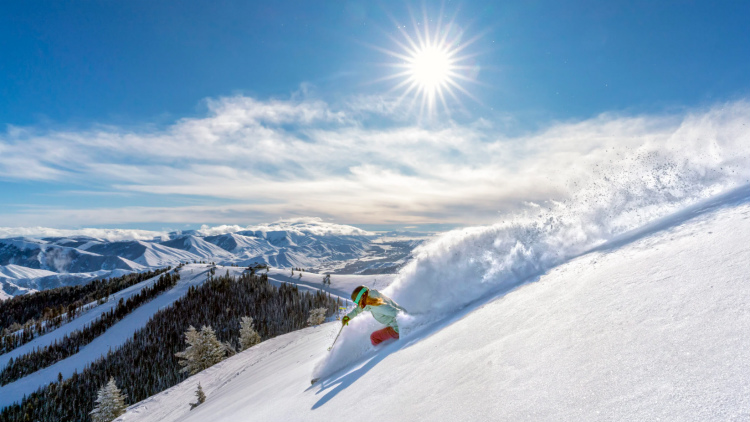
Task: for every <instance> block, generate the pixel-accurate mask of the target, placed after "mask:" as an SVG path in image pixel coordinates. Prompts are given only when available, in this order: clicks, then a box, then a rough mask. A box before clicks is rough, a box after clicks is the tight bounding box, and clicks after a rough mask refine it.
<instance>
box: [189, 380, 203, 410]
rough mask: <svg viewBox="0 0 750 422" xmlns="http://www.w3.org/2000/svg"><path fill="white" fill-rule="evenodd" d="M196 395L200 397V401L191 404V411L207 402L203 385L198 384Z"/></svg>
mask: <svg viewBox="0 0 750 422" xmlns="http://www.w3.org/2000/svg"><path fill="white" fill-rule="evenodd" d="M195 395H196V397H198V401H197V402H195V403H190V410H193V409H195V408H196V407H198V406H200V405H201V403H203V402H205V401H206V395H205V394H204V393H203V387H201V383H198V389H197V390H195Z"/></svg>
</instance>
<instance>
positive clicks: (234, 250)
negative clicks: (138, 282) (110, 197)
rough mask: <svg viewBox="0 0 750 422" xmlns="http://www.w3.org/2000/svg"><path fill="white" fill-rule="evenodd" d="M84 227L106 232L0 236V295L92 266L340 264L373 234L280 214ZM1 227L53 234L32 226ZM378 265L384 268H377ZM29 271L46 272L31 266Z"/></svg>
mask: <svg viewBox="0 0 750 422" xmlns="http://www.w3.org/2000/svg"><path fill="white" fill-rule="evenodd" d="M85 230H89V229H85ZM85 230H84V232H85ZM90 230H91V231H92V233H98V234H102V235H107V236H109V238H107V237H104V236H103V237H88V236H82V235H76V236H71V237H42V238H32V237H18V238H9V239H0V267H2V266H8V265H11V266H13V267H11V268H15V270H13V271H14V274H16V275H13V276H10V275H8V276H7V277H5V278H3V277H2V274H4V273H1V274H0V291H2V292H4V293H3V295H4V296H3V297H9V296H13V295H17V294H23V293H26V292H29V291H33V290H41V289H46V288H50V287H58V286H61V285H66V284H79V283H82V282H85V281H88V280H91V279H92V276H91V274H93V273H96V275H97V276H107V274H108V273H106V272H105V271H108V272H113V273H114V272H117V273H120V272H121V271H120V270H123V271H143V270H146V269H153V268H159V267H164V266H168V265H173V266H174V265H176V264H178V263H180V262H193V261H210V262H216V263H218V264H224V265H240V266H247V265H252V264H254V263H259V264H269V265H271V266H274V267H284V268H286V267H301V268H308V269H309V268H323V267H326V268H343V267H345V266H346V262H349V261H357V260H359V259H360V258H363V257H365V256H366V255H368V254H370V252H371V250H372V243H373V240H376V239H377V237H376V236H375V235H374V234H373V233H369V232H366V231H364V230H360V229H358V228H356V227H352V226H345V225H340V224H333V223H326V222H323V221H322V220H320V219H314V218H301V219H295V220H283V221H279V222H275V223H271V224H267V225H261V226H248V227H241V226H219V227H214V228H209V227H207V226H204V227H203V228H202V229H201V230H196V231H189V232H174V233H170V234H165V235H162V236H159V237H156V238H152V239H150V240H144V239H142V237H143V236H144V233H146V234H147V233H150V232H143V233H142V232H140V231H139V232H136V233H133V234H132V236H131V237H134V238H132V239H128V240H119V239H118V237H125V234H124V233H122V232H120V231H115V232H111V231H110V232H107V231H105V232H97V231H95V230H94V229H90ZM5 231H6V232H9V233H14V232H21V233H27V234H29V233H36V232H39V233H42V234H49V233H57V232H55V231H54V230H51V229H50V230H41V229H40V228H37V229H33V230H32V229H29V230H22V229H15V230H5ZM2 232H3V230H0V233H2ZM62 232H65V231H62ZM110 238H114V239H115V240H110ZM381 249H382V248H381ZM410 249H411V248H410ZM386 255H387V253H385V254H381V256H380V258H381V259H382V258H384V257H385V256H386ZM22 267H23V268H28V269H29V270H24V271H27V272H26V273H27V274H29V275H30V276H29V277H20V276H17V275H18V274H20V273H19V272H18V271H20V270H18V269H19V268H22ZM370 267H372V268H371V270H372V271H373V272H386V271H389V268H393V265H391V266H390V267H389V266H388V265H383V264H378V263H373V264H372V265H367V264H366V263H362V264H361V265H359V266H358V267H357V268H356V270H358V271H361V270H367V269H368V268H370ZM380 267H383V268H384V270H382V271H378V269H379V268H380ZM32 270H40V271H46V272H44V273H33V272H32ZM7 271H11V270H7ZM34 274H37V275H34Z"/></svg>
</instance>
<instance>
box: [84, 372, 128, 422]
mask: <svg viewBox="0 0 750 422" xmlns="http://www.w3.org/2000/svg"><path fill="white" fill-rule="evenodd" d="M96 402H97V403H99V404H98V405H97V406H96V407H95V408H94V410H92V411H91V413H89V414H90V415H91V421H92V422H110V421H113V420H115V419H116V418H117V417H118V416H120V415H122V414H123V413H125V407H126V406H125V398H124V397H123V395H122V393H121V392H120V389H119V388H117V385H116V384H115V379H114V378H111V377H110V379H109V382H108V383H107V384H106V385H104V386H103V387H102V388H101V389H99V393H98V395H97V398H96Z"/></svg>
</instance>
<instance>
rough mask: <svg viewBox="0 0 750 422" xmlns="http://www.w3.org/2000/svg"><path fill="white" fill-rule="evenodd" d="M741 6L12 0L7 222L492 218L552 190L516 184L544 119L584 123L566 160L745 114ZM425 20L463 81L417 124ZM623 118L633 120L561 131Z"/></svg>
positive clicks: (383, 222) (3, 143)
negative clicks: (405, 76)
mask: <svg viewBox="0 0 750 422" xmlns="http://www.w3.org/2000/svg"><path fill="white" fill-rule="evenodd" d="M747 16H750V4H748V3H747V2H741V1H734V2H729V1H727V2H697V1H680V2H670V1H664V2H645V1H644V2H632V1H628V2H614V1H612V2H552V1H531V2H470V1H462V2H453V1H450V2H444V3H442V5H441V4H440V3H438V2H429V3H424V4H423V3H413V4H411V5H410V6H405V5H404V4H403V3H402V2H378V3H376V2H368V1H335V2H309V1H297V2H294V1H278V2H273V1H264V2H246V1H211V2H209V1H200V2H199V1H187V2H185V1H181V2H176V1H160V2H149V1H128V2H109V1H98V2H97V1H86V2H42V1H24V2H4V3H3V4H2V5H0V97H2V99H3V100H2V101H0V123H3V124H4V128H3V129H2V131H0V186H2V189H1V191H0V202H2V203H3V204H4V207H3V210H2V211H0V226H36V225H46V226H54V227H84V226H91V225H94V226H102V227H104V226H107V227H132V228H182V227H196V226H197V225H200V224H203V223H210V224H220V223H227V224H235V223H236V224H250V223H258V222H266V221H270V220H274V219H278V218H286V217H300V216H313V217H321V218H324V219H329V220H335V221H337V222H340V223H350V224H355V225H359V226H361V227H365V228H370V229H374V228H375V229H381V228H405V227H416V228H422V229H434V228H445V227H453V226H461V225H468V224H474V223H487V222H492V221H494V220H496V219H497V218H498V217H497V215H498V213H502V212H504V211H506V210H509V209H514V208H516V207H518V206H519V205H518V204H522V203H524V202H528V201H541V200H544V199H546V198H555V197H559V196H560V195H561V189H562V188H561V185H556V184H555V183H552V182H544V180H546V179H540V180H541V181H540V182H536V183H534V186H533V188H530V187H529V188H527V189H521V187H522V186H524V183H528V181H529V177H522V176H523V174H524V172H531V171H532V169H534V168H537V167H538V166H539V165H540V164H539V163H542V162H546V160H548V159H549V158H550V156H551V155H549V154H545V153H544V152H540V145H547V142H549V140H550V139H558V138H559V137H557V135H550V134H559V133H562V132H565V130H566V128H568V129H570V128H577V129H576V130H578V131H579V132H578V134H577V135H576V136H569V137H564V138H565V139H568V140H566V141H564V142H565V145H567V147H566V148H569V149H571V150H575V152H574V153H572V154H573V155H572V156H571V157H573V158H569V160H570V161H565V163H567V164H566V167H565V168H566V169H570V168H571V167H575V166H576V165H577V164H580V163H583V162H585V161H586V160H587V159H591V158H592V157H594V156H592V155H591V151H592V148H593V149H596V150H600V149H601V150H602V151H606V150H607V148H608V147H609V146H611V144H610V142H613V143H616V144H622V143H628V142H630V140H632V139H633V137H635V138H638V137H640V138H643V137H648V136H652V135H654V136H655V135H657V134H661V133H663V132H664V131H667V132H669V131H675V130H678V128H679V127H683V126H684V125H685V121H686V119H689V116H691V115H693V114H695V113H702V112H705V113H709V114H710V112H707V111H706V110H713V109H716V108H722V107H723V106H724V105H725V104H733V105H734V106H733V107H735V109H736V108H737V107H740V108H741V109H743V110H744V108H743V107H744V106H737V104H744V101H746V99H747V97H748V93H749V92H750V60H748V53H747V52H748V51H750V29H748V26H747V22H746V19H747ZM449 22H452V25H451V26H450V27H449V26H448V23H449ZM425 24H426V25H427V26H428V27H429V28H430V31H431V32H432V33H441V34H447V38H446V39H448V40H449V41H450V42H451V45H450V48H455V49H460V52H459V53H457V57H461V58H462V60H461V62H460V64H461V65H462V66H465V68H464V67H462V68H461V69H459V70H458V71H457V72H458V73H460V74H461V76H462V77H463V78H464V79H468V80H464V79H457V80H456V83H457V84H458V85H460V87H461V88H463V89H465V90H466V91H467V92H466V93H463V92H461V91H460V90H455V91H456V98H453V97H450V96H449V97H448V99H447V101H446V104H445V105H442V104H438V105H437V107H436V112H435V113H433V114H431V115H430V116H428V117H427V118H425V116H424V113H423V112H422V111H421V110H419V107H409V105H410V104H411V97H412V94H413V93H412V94H409V95H407V96H405V97H404V98H401V101H400V102H398V101H397V100H398V99H399V97H400V95H402V90H394V89H393V88H394V87H395V86H396V85H397V84H398V83H399V82H400V79H399V78H395V79H387V80H383V78H386V77H388V76H389V75H393V74H394V73H395V72H397V70H395V69H394V67H393V66H392V65H393V64H395V63H398V62H399V60H398V59H397V58H395V57H394V56H392V55H389V54H387V52H388V51H390V52H394V53H403V49H402V48H401V44H403V43H406V41H405V39H406V38H405V37H406V36H410V37H412V38H413V39H416V35H415V32H416V31H420V33H423V32H424V28H425ZM399 43H401V44H399ZM602 116H606V117H604V118H603V117H602ZM602 119H603V120H602ZM625 123H627V124H630V125H635V126H636V127H638V128H640V129H639V130H640V132H638V133H635V134H633V133H630V134H627V133H624V132H626V131H622V130H621V131H618V132H612V133H608V135H606V136H603V138H601V139H606V141H604V140H600V142H599V143H595V144H593V145H594V146H592V147H587V149H576V148H574V147H573V145H576V144H579V143H580V142H578V141H575V140H569V139H579V138H589V137H590V136H591V134H601V132H602V131H604V132H606V131H607V130H614V129H613V127H621V126H618V125H621V124H625ZM670 133H673V132H670ZM597 136H598V135H597ZM559 142H563V141H559ZM384 148H388V149H389V151H387V152H384V150H383V149H384ZM180 149H182V150H183V151H180V152H179V153H176V152H175V151H176V150H180ZM207 149H211V150H212V151H211V152H206V150H207ZM3 156H4V157H3ZM575 157H577V158H575ZM596 157H598V159H601V158H602V156H596ZM428 159H429V160H431V161H430V163H431V164H428V163H425V162H423V161H422V160H428ZM592 162H593V161H592ZM524 163H525V164H524ZM524 165H525V166H527V167H524ZM430 167H432V168H430ZM438 170H441V171H442V173H441V172H438ZM446 174H453V175H455V177H454V178H453V180H447V177H446ZM540 177H541V176H540ZM565 177H566V178H567V179H569V180H572V179H573V178H575V177H577V176H576V175H575V174H571V175H569V176H565ZM378 181H380V182H382V183H380V184H378V183H377V182H378ZM556 182H557V181H556ZM540 184H541V186H540ZM462 187H463V188H462ZM353 203H357V204H360V205H359V208H358V207H355V206H353V205H352V204H353Z"/></svg>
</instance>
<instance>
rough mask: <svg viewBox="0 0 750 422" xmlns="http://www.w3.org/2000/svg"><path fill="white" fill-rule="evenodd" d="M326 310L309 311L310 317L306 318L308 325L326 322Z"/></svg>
mask: <svg viewBox="0 0 750 422" xmlns="http://www.w3.org/2000/svg"><path fill="white" fill-rule="evenodd" d="M326 311H327V309H326V308H317V309H310V316H309V317H308V318H307V324H308V325H320V324H322V323H324V322H325V320H326Z"/></svg>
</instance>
